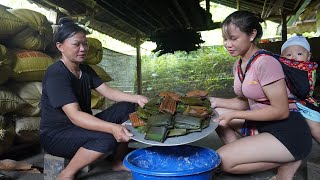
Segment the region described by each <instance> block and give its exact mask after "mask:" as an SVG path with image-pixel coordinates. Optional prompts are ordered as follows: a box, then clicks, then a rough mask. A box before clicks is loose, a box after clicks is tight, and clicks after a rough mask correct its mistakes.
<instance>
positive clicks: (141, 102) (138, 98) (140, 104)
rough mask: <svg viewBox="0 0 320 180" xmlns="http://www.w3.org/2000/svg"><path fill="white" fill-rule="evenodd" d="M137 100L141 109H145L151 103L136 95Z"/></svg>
mask: <svg viewBox="0 0 320 180" xmlns="http://www.w3.org/2000/svg"><path fill="white" fill-rule="evenodd" d="M136 98H137V103H138V104H139V106H140V107H143V106H144V105H145V104H146V103H147V102H148V101H149V99H148V98H147V97H145V96H142V95H136Z"/></svg>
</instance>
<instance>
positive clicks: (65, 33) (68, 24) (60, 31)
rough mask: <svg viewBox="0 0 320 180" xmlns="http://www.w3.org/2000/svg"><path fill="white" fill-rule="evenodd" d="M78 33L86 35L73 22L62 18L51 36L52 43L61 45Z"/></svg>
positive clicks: (83, 30) (82, 29)
mask: <svg viewBox="0 0 320 180" xmlns="http://www.w3.org/2000/svg"><path fill="white" fill-rule="evenodd" d="M80 32H81V33H84V34H87V31H86V30H85V29H84V28H82V27H80V26H79V25H78V24H76V23H75V22H74V21H73V20H71V19H69V18H67V17H63V18H61V19H60V20H59V22H58V28H57V30H56V31H55V33H54V35H53V43H54V44H56V43H57V42H59V43H63V42H64V41H65V40H66V39H68V38H70V37H72V36H73V35H75V34H77V33H80Z"/></svg>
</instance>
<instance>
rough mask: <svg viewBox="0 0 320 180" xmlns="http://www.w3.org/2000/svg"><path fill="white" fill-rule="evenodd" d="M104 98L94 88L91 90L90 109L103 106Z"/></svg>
mask: <svg viewBox="0 0 320 180" xmlns="http://www.w3.org/2000/svg"><path fill="white" fill-rule="evenodd" d="M104 104H105V98H104V97H103V96H102V95H100V94H99V93H98V92H96V91H95V90H91V109H102V108H104Z"/></svg>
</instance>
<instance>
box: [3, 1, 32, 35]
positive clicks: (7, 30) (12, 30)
mask: <svg viewBox="0 0 320 180" xmlns="http://www.w3.org/2000/svg"><path fill="white" fill-rule="evenodd" d="M0 24H1V26H0V39H8V38H11V37H12V36H14V35H15V34H17V33H18V32H20V31H21V30H22V29H24V28H25V27H26V26H27V23H25V22H23V21H22V20H21V19H19V18H18V17H16V16H15V15H13V14H11V13H10V12H9V11H7V10H6V9H5V8H3V7H0Z"/></svg>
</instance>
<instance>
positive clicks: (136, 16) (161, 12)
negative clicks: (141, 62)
mask: <svg viewBox="0 0 320 180" xmlns="http://www.w3.org/2000/svg"><path fill="white" fill-rule="evenodd" d="M29 1H32V2H36V3H38V4H41V5H44V6H46V7H50V8H53V9H56V10H57V11H58V12H60V13H61V14H60V15H61V16H63V15H69V16H72V17H77V18H78V19H81V21H80V22H81V23H84V24H85V23H87V22H90V23H89V27H91V28H93V29H95V30H98V31H100V32H102V33H105V34H107V35H109V36H111V37H113V38H115V39H118V40H120V41H122V42H125V43H127V44H130V45H132V46H134V47H136V46H137V44H138V43H139V44H141V43H142V42H144V41H146V40H148V39H149V38H150V36H151V35H152V34H154V33H156V32H167V31H179V30H182V31H185V30H194V31H203V30H211V29H215V28H218V27H219V26H220V25H219V23H218V22H217V23H215V22H213V21H212V20H211V16H212V15H211V14H210V13H208V11H207V10H206V9H203V8H202V7H201V6H200V0H73V1H66V0H29ZM206 2H207V4H208V3H209V1H206ZM211 2H215V3H219V4H222V5H225V6H228V7H232V8H238V9H240V10H249V11H252V12H254V13H256V14H258V15H260V16H261V17H263V18H264V19H270V20H273V21H277V22H280V21H281V13H285V14H287V15H289V16H293V15H296V13H297V12H298V11H299V10H300V11H301V7H302V6H303V5H308V4H310V3H312V2H313V3H314V2H318V4H319V0H315V1H312V0H250V1H244V0H211ZM137 38H140V41H139V42H137Z"/></svg>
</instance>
